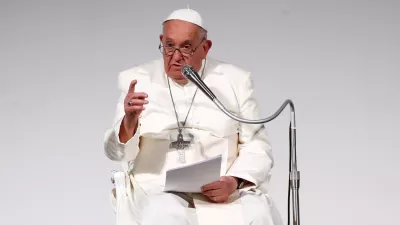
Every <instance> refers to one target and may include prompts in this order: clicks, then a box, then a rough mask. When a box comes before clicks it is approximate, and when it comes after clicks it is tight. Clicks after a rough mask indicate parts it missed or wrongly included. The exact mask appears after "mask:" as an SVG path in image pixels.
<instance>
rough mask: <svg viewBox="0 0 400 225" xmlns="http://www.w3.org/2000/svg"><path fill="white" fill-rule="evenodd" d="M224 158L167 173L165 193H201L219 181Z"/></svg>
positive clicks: (216, 158)
mask: <svg viewBox="0 0 400 225" xmlns="http://www.w3.org/2000/svg"><path fill="white" fill-rule="evenodd" d="M221 163H222V156H221V155H218V156H215V157H213V158H210V159H207V160H203V161H200V162H197V163H193V164H190V165H186V166H182V167H178V168H174V169H171V170H168V171H167V174H166V180H165V187H164V191H175V192H191V193H200V192H201V187H202V186H204V185H206V184H209V183H212V182H214V181H218V180H219V178H220V175H221Z"/></svg>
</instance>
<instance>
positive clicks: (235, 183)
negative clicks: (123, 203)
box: [104, 9, 283, 225]
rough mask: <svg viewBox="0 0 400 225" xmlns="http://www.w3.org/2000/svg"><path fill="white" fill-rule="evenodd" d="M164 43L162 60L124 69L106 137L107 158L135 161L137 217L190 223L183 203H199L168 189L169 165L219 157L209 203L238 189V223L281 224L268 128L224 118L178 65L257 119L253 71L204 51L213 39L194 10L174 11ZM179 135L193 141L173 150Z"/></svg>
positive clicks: (207, 188)
mask: <svg viewBox="0 0 400 225" xmlns="http://www.w3.org/2000/svg"><path fill="white" fill-rule="evenodd" d="M160 42H161V43H160V45H159V50H160V52H161V53H162V58H161V59H159V60H154V61H150V62H147V63H144V64H141V65H138V66H136V67H133V68H131V69H128V70H126V71H123V72H122V73H121V74H120V75H119V79H118V85H119V89H120V91H121V92H122V93H121V96H120V99H119V101H118V105H117V112H116V117H115V120H114V124H113V126H112V127H111V128H110V129H109V130H108V131H107V132H106V134H105V140H104V148H105V154H106V155H107V157H108V158H109V159H111V160H113V161H120V162H122V163H124V165H127V164H128V163H129V164H130V165H133V166H132V170H131V171H130V173H131V179H132V181H131V182H132V183H133V195H132V196H134V197H133V198H134V199H133V202H134V206H133V209H132V210H135V212H134V213H135V215H137V218H136V221H135V222H136V223H137V224H140V225H186V224H193V221H191V219H190V218H189V216H188V214H187V210H186V209H187V208H193V209H196V208H197V207H196V204H194V203H195V201H194V200H193V199H194V198H196V197H195V196H196V195H192V194H191V193H170V192H168V193H167V192H164V191H163V187H164V184H165V175H166V171H167V170H169V169H171V168H175V167H179V166H183V165H187V164H191V163H195V162H198V161H201V160H204V159H208V158H211V157H214V156H217V155H222V159H223V161H222V168H221V169H222V171H223V172H224V175H223V176H221V177H220V179H219V180H216V181H215V182H212V183H211V184H207V185H204V186H203V187H202V194H201V196H202V197H204V198H205V199H207V201H208V203H209V204H210V205H213V204H214V205H215V206H217V205H218V207H221V206H222V208H223V207H224V204H226V202H227V201H228V197H230V196H232V195H234V194H236V195H237V196H238V197H237V199H238V200H239V201H240V204H241V206H242V207H241V209H242V210H241V213H242V214H243V218H244V219H243V221H242V222H240V221H237V222H238V223H237V224H243V225H250V224H252V225H265V224H269V225H280V224H283V223H282V221H281V218H280V215H279V213H278V211H277V209H276V207H275V205H273V203H272V200H271V199H270V198H269V197H268V195H267V194H266V193H267V188H268V181H269V178H270V170H271V168H272V166H273V158H272V153H271V147H270V145H269V143H268V138H267V134H266V131H265V129H264V126H263V125H252V124H244V123H240V122H237V121H234V120H232V119H231V118H229V117H228V116H226V115H225V114H224V113H223V112H221V111H220V110H219V109H218V108H217V106H215V104H214V103H213V102H212V101H210V99H209V98H207V96H206V95H204V93H202V92H201V91H200V90H198V88H197V86H196V85H195V84H193V83H192V82H189V81H188V80H187V79H186V78H185V77H184V76H182V74H181V69H182V67H183V65H186V64H188V65H191V66H192V67H193V68H194V69H195V70H196V71H198V74H199V75H200V76H201V78H202V80H203V81H204V82H205V83H206V84H207V86H208V87H209V88H210V89H212V91H213V92H214V94H216V95H217V98H218V99H219V100H220V101H221V102H222V103H223V104H224V106H225V107H226V108H227V109H228V110H229V111H231V112H232V113H234V114H235V115H238V116H240V117H243V118H246V119H259V116H260V115H259V108H258V104H257V102H256V100H255V99H254V90H253V86H252V77H251V74H250V73H249V72H247V71H245V70H243V69H240V68H238V67H236V66H234V65H231V64H228V63H224V62H220V61H217V60H215V59H213V58H211V57H209V56H207V54H208V51H209V50H210V48H211V46H212V42H211V41H210V40H209V39H207V30H206V28H205V27H204V25H203V21H202V18H201V16H200V15H199V14H198V13H197V12H196V11H193V10H190V9H183V10H177V11H174V12H173V13H172V14H170V15H169V17H167V19H166V20H165V21H164V23H163V32H162V34H161V35H160ZM179 140H183V141H187V142H188V143H190V144H188V145H187V146H186V147H185V148H184V149H183V150H182V149H179V148H176V145H175V144H174V143H176V141H179ZM226 210H228V211H229V210H230V208H228V207H227V208H226ZM221 216H222V215H221ZM225 216H226V214H225ZM199 221H200V220H199ZM203 221H204V220H203ZM221 221H223V218H221ZM196 223H197V222H196V221H195V224H196Z"/></svg>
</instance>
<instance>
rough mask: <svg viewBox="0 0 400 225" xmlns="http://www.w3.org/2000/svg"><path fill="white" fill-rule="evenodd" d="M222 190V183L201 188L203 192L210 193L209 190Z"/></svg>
mask: <svg viewBox="0 0 400 225" xmlns="http://www.w3.org/2000/svg"><path fill="white" fill-rule="evenodd" d="M220 188H221V181H215V182H212V183H210V184H206V185H204V186H203V187H201V191H203V192H205V191H209V190H215V189H220Z"/></svg>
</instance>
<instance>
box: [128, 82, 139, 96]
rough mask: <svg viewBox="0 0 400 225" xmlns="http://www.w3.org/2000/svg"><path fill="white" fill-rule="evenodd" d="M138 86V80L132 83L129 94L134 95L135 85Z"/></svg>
mask: <svg viewBox="0 0 400 225" xmlns="http://www.w3.org/2000/svg"><path fill="white" fill-rule="evenodd" d="M136 84H137V80H133V81H131V84H130V85H129V90H128V93H134V92H135V85H136Z"/></svg>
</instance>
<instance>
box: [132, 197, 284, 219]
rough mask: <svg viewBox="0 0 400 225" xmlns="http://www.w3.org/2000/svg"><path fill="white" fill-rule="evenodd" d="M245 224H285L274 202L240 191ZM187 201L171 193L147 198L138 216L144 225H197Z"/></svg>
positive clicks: (267, 198)
mask: <svg viewBox="0 0 400 225" xmlns="http://www.w3.org/2000/svg"><path fill="white" fill-rule="evenodd" d="M240 199H241V202H242V204H243V211H244V212H243V214H244V217H245V224H246V225H283V222H282V219H281V216H280V214H279V212H278V210H277V209H276V206H275V205H274V204H273V202H272V200H271V199H270V198H269V197H268V196H266V195H264V194H262V193H257V192H254V191H251V190H250V191H247V192H241V194H240ZM188 206H189V203H188V201H186V200H184V199H183V198H181V197H179V196H177V195H175V194H171V193H160V194H157V195H152V196H148V197H147V199H146V203H145V204H143V205H142V207H141V208H140V209H137V210H139V211H140V212H138V214H139V215H140V222H139V224H141V225H160V224H163V225H197V223H196V220H197V219H196V215H195V214H193V215H191V214H190V213H189V211H188V210H187V209H188Z"/></svg>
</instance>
